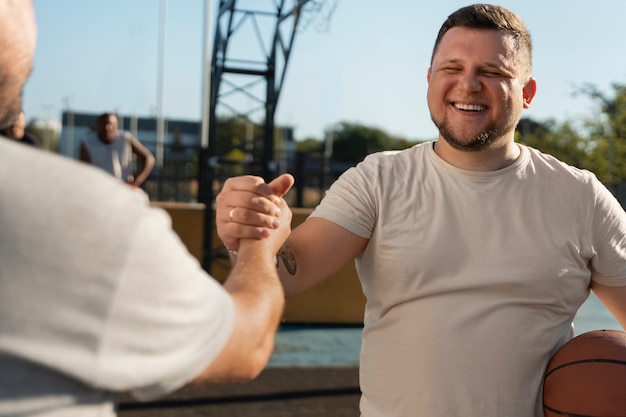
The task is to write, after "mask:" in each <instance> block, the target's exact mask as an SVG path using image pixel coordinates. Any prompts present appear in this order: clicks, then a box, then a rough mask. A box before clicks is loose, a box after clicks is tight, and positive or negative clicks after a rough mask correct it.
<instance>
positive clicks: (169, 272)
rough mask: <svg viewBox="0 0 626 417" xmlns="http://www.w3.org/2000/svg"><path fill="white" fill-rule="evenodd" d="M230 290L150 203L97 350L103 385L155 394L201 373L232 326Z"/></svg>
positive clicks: (139, 394)
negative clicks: (215, 277)
mask: <svg viewBox="0 0 626 417" xmlns="http://www.w3.org/2000/svg"><path fill="white" fill-rule="evenodd" d="M233 322H234V307H233V304H232V300H231V298H230V296H229V295H228V294H227V292H226V291H225V290H224V289H223V288H222V286H221V284H219V283H218V282H217V281H216V280H214V279H213V278H212V277H210V276H209V275H208V274H206V273H205V272H204V270H202V268H201V266H200V265H199V263H198V262H197V261H196V259H195V258H193V257H192V256H191V255H190V254H189V253H188V251H187V249H186V248H185V246H184V245H183V244H182V242H181V241H180V239H179V238H178V236H177V235H176V234H175V233H174V232H173V231H172V229H171V226H170V219H169V217H168V216H167V215H166V214H165V212H163V211H161V210H158V209H152V210H150V212H149V214H147V215H146V216H144V217H143V218H142V220H141V221H140V224H139V225H138V227H137V230H136V231H135V235H134V240H133V242H132V244H131V246H130V249H129V251H128V255H127V257H126V265H125V266H124V268H123V269H122V272H121V276H120V277H119V287H118V289H117V293H116V296H115V299H114V301H113V303H112V307H111V311H110V315H109V318H108V320H107V321H106V326H107V328H106V329H105V330H104V337H103V340H102V346H101V349H100V352H99V355H98V369H99V372H98V375H99V378H98V381H97V385H100V386H101V387H103V388H106V389H111V390H114V391H130V392H131V393H132V394H133V395H134V396H135V397H136V398H138V399H140V400H149V399H152V398H156V397H158V396H161V395H165V394H167V393H169V392H171V391H174V390H176V389H178V388H180V387H181V386H183V385H184V384H185V383H187V382H189V381H190V380H192V379H193V378H195V377H196V376H198V375H199V374H200V373H201V372H202V371H203V370H204V368H205V367H206V366H207V365H208V364H210V362H211V361H212V360H213V359H214V358H215V357H216V356H217V355H218V354H219V353H220V351H221V349H222V348H223V346H224V345H225V344H226V342H227V340H228V338H229V337H230V334H231V332H232V328H233Z"/></svg>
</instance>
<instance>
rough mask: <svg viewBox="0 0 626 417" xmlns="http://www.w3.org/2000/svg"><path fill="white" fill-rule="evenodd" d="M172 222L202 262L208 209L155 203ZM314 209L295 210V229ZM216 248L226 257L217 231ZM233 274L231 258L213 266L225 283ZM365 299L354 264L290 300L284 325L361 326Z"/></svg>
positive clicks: (193, 253) (221, 259) (286, 307)
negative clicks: (205, 214) (205, 216)
mask: <svg viewBox="0 0 626 417" xmlns="http://www.w3.org/2000/svg"><path fill="white" fill-rule="evenodd" d="M152 205H153V206H156V207H161V208H163V209H164V210H165V211H167V212H168V213H169V215H170V217H171V218H172V227H173V228H174V230H175V231H176V233H178V235H179V236H180V238H181V240H182V241H183V243H184V244H185V245H186V246H187V248H188V249H189V251H190V253H191V254H192V255H194V256H195V257H196V258H197V259H198V260H199V261H200V262H202V250H203V249H202V247H203V241H204V239H203V234H204V205H203V204H188V203H165V202H153V203H152ZM311 211H312V210H311V209H293V219H292V227H293V228H295V227H296V226H298V225H299V224H301V223H302V222H304V221H305V220H306V218H307V217H308V216H309V214H311ZM213 233H214V234H213V239H212V246H213V248H214V249H216V250H217V251H218V252H219V253H222V254H225V252H224V246H223V245H222V244H221V242H220V240H219V238H218V237H217V234H216V233H215V228H213ZM229 270H230V262H229V261H228V259H227V257H219V258H217V259H215V260H214V261H213V262H212V263H211V275H212V276H213V277H214V278H215V279H217V280H218V281H220V282H223V281H224V279H226V276H227V275H228V271H229ZM364 307H365V296H364V295H363V292H362V290H361V284H360V282H359V280H358V277H357V274H356V270H355V268H354V263H353V262H352V263H351V264H349V265H347V266H346V267H345V268H343V269H342V270H341V271H339V272H338V273H337V274H335V275H333V276H332V277H330V278H329V279H327V280H325V281H324V282H321V283H320V284H318V285H316V286H315V287H313V288H311V289H309V290H308V291H306V292H304V293H302V294H298V295H296V296H293V297H290V298H288V299H287V303H286V306H285V314H284V321H285V322H286V323H312V324H361V323H362V322H363V310H364Z"/></svg>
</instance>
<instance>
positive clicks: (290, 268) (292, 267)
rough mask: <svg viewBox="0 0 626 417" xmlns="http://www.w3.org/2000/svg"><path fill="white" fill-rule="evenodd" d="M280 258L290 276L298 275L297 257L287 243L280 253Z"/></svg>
mask: <svg viewBox="0 0 626 417" xmlns="http://www.w3.org/2000/svg"><path fill="white" fill-rule="evenodd" d="M278 258H279V259H282V260H283V264H284V265H285V268H286V269H287V272H289V274H290V275H296V270H297V269H298V263H297V262H296V255H295V254H294V253H293V251H292V250H291V248H290V247H289V245H288V244H287V243H285V244H284V245H283V246H282V247H281V248H280V250H279V251H278Z"/></svg>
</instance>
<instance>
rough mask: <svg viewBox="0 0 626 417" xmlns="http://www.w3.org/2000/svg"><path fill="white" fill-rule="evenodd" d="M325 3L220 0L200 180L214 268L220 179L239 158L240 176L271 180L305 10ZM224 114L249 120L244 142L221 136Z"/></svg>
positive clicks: (208, 257)
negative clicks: (280, 112) (282, 103)
mask: <svg viewBox="0 0 626 417" xmlns="http://www.w3.org/2000/svg"><path fill="white" fill-rule="evenodd" d="M322 3H323V0H290V1H289V0H247V1H246V0H220V2H219V9H218V11H217V16H216V19H215V22H216V27H215V32H214V33H215V36H214V41H213V50H212V58H211V76H210V88H209V91H208V93H205V94H208V95H209V106H208V107H209V115H208V144H203V146H202V149H201V151H200V159H199V178H198V179H199V201H200V202H202V203H204V204H205V206H206V214H205V234H204V236H205V238H204V239H205V240H204V242H205V243H204V262H203V264H204V268H205V269H206V270H208V271H210V265H211V262H212V260H213V259H215V258H216V257H217V256H218V255H219V254H217V253H215V251H214V250H213V248H212V236H213V224H214V211H213V210H214V207H213V203H214V193H215V192H216V190H215V189H214V187H215V183H216V180H219V179H220V178H219V175H222V174H221V173H223V172H224V171H226V170H227V169H225V168H226V167H231V168H232V165H233V164H237V165H239V168H238V171H236V172H238V173H239V174H254V175H260V176H262V177H263V178H265V180H270V179H272V178H273V177H275V176H276V174H277V172H276V170H277V164H276V160H275V149H274V148H275V147H274V137H275V134H274V131H275V125H274V114H275V110H276V105H277V102H278V98H279V97H280V92H281V89H282V87H283V83H284V80H285V74H286V70H287V64H288V62H289V57H290V55H291V50H292V48H293V45H294V40H295V37H296V34H297V30H298V26H299V25H301V24H302V20H305V21H306V15H307V14H309V16H310V15H311V14H313V13H316V12H317V11H319V10H320V8H321V7H322ZM303 16H305V18H304V19H302V17H303ZM222 116H223V117H231V118H235V119H236V120H239V121H241V122H243V123H244V124H245V125H246V127H247V128H246V132H245V133H244V134H243V135H242V136H244V137H245V140H238V141H237V143H235V141H234V140H233V141H232V142H230V143H229V142H228V140H226V141H224V140H223V139H222V140H220V139H219V138H220V131H219V129H220V125H219V123H218V120H219V119H218V118H219V117H222ZM205 117H206V115H205ZM222 136H223V135H222ZM224 143H226V145H224ZM220 144H221V145H220ZM220 146H221V147H222V149H220ZM233 149H238V151H239V153H240V155H241V154H244V155H245V158H244V159H245V160H244V161H240V162H232V160H229V159H228V158H226V155H227V154H228V153H229V152H232V150H233ZM217 182H219V181H217Z"/></svg>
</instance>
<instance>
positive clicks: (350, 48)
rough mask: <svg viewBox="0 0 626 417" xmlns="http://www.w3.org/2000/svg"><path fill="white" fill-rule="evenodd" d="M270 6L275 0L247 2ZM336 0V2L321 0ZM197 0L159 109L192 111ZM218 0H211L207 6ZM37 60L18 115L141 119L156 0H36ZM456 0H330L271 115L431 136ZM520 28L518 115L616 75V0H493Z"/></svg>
mask: <svg viewBox="0 0 626 417" xmlns="http://www.w3.org/2000/svg"><path fill="white" fill-rule="evenodd" d="M255 1H257V2H259V3H268V2H271V4H273V3H274V0H255ZM331 1H334V0H331ZM204 3H205V2H204V0H169V2H168V8H167V10H168V14H167V31H166V48H165V51H166V52H165V57H166V60H165V67H164V71H165V72H164V74H165V76H164V89H163V96H164V105H163V109H164V115H165V116H166V117H168V118H177V119H183V120H199V119H200V114H201V102H202V97H201V92H202V48H203V39H202V38H203V18H204V15H203V13H204ZM217 3H218V0H214V4H217ZM34 4H35V11H36V15H37V22H38V33H39V35H38V36H39V37H38V44H37V51H36V55H35V69H34V72H33V74H32V76H31V78H30V80H29V81H28V83H27V85H26V88H25V95H24V108H25V111H26V116H27V119H29V120H30V119H31V118H43V119H60V116H61V112H62V111H63V109H66V108H68V107H70V108H72V109H73V110H75V111H78V112H95V113H100V112H104V111H117V112H119V113H122V114H134V115H137V116H151V115H155V114H156V109H157V73H158V71H157V67H158V65H157V64H158V58H157V57H158V30H159V9H160V0H131V1H122V0H107V1H91V0H89V1H81V0H53V1H43V0H41V1H37V2H35V3H34ZM467 4H469V3H468V2H466V1H456V0H442V1H437V2H428V3H426V2H420V1H415V0H388V1H385V2H383V1H375V0H337V7H336V9H335V13H334V15H333V16H332V18H331V21H330V25H329V28H328V30H327V31H323V32H321V31H318V30H317V29H316V23H317V21H314V22H313V23H312V24H311V25H310V26H309V27H308V28H307V29H306V30H304V31H302V32H301V33H299V34H298V35H297V37H296V40H295V46H294V49H293V52H292V56H291V60H290V62H289V66H288V70H287V77H286V81H285V85H284V88H283V91H282V95H281V97H280V99H279V104H278V108H277V115H276V121H277V123H279V124H285V125H290V126H293V127H294V129H295V136H296V138H297V139H303V138H305V137H309V136H313V137H317V138H322V137H323V131H324V129H325V128H328V127H329V126H331V125H332V124H333V123H336V122H338V121H342V120H346V121H351V122H358V123H363V124H365V125H368V126H374V127H379V128H382V129H384V130H386V131H387V132H389V133H391V134H396V135H401V136H404V137H406V138H409V139H432V138H435V137H436V135H437V134H436V130H435V128H434V127H433V125H432V122H431V121H430V116H429V115H428V109H427V107H426V70H427V68H428V64H429V59H430V54H431V50H432V46H433V42H434V39H435V36H436V33H437V31H438V29H439V27H440V25H441V23H442V22H443V21H444V20H445V18H446V17H447V16H448V15H449V14H450V13H451V12H453V11H454V10H456V9H457V8H459V7H462V6H465V5H467ZM498 4H501V5H503V6H505V7H508V8H509V9H511V10H513V11H514V12H516V13H518V14H519V15H520V16H521V17H522V18H523V19H524V20H525V21H526V24H527V25H528V27H529V29H530V30H531V33H532V35H533V42H534V71H533V74H534V76H535V78H536V79H537V82H538V92H537V96H536V97H535V100H534V102H533V103H532V106H531V109H529V110H527V111H526V113H525V115H526V116H530V117H533V118H535V119H537V120H546V119H548V118H554V119H556V120H560V121H563V120H566V119H567V120H575V119H580V118H582V117H586V116H588V115H591V114H593V112H594V106H593V103H592V102H590V101H589V100H587V99H585V98H584V97H580V96H579V97H574V96H573V93H574V91H576V89H577V88H580V87H581V86H582V85H583V84H585V83H592V84H595V85H596V86H597V87H599V88H600V89H601V90H603V91H605V92H607V93H610V92H611V88H610V85H611V83H613V82H618V83H626V53H625V48H624V41H625V40H626V35H624V25H625V23H626V21H625V16H626V2H625V1H623V0H599V1H596V2H594V3H590V2H589V1H582V0H567V1H564V0H552V1H546V0H542V1H539V0H517V1H513V0H502V1H500V2H499V3H498Z"/></svg>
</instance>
